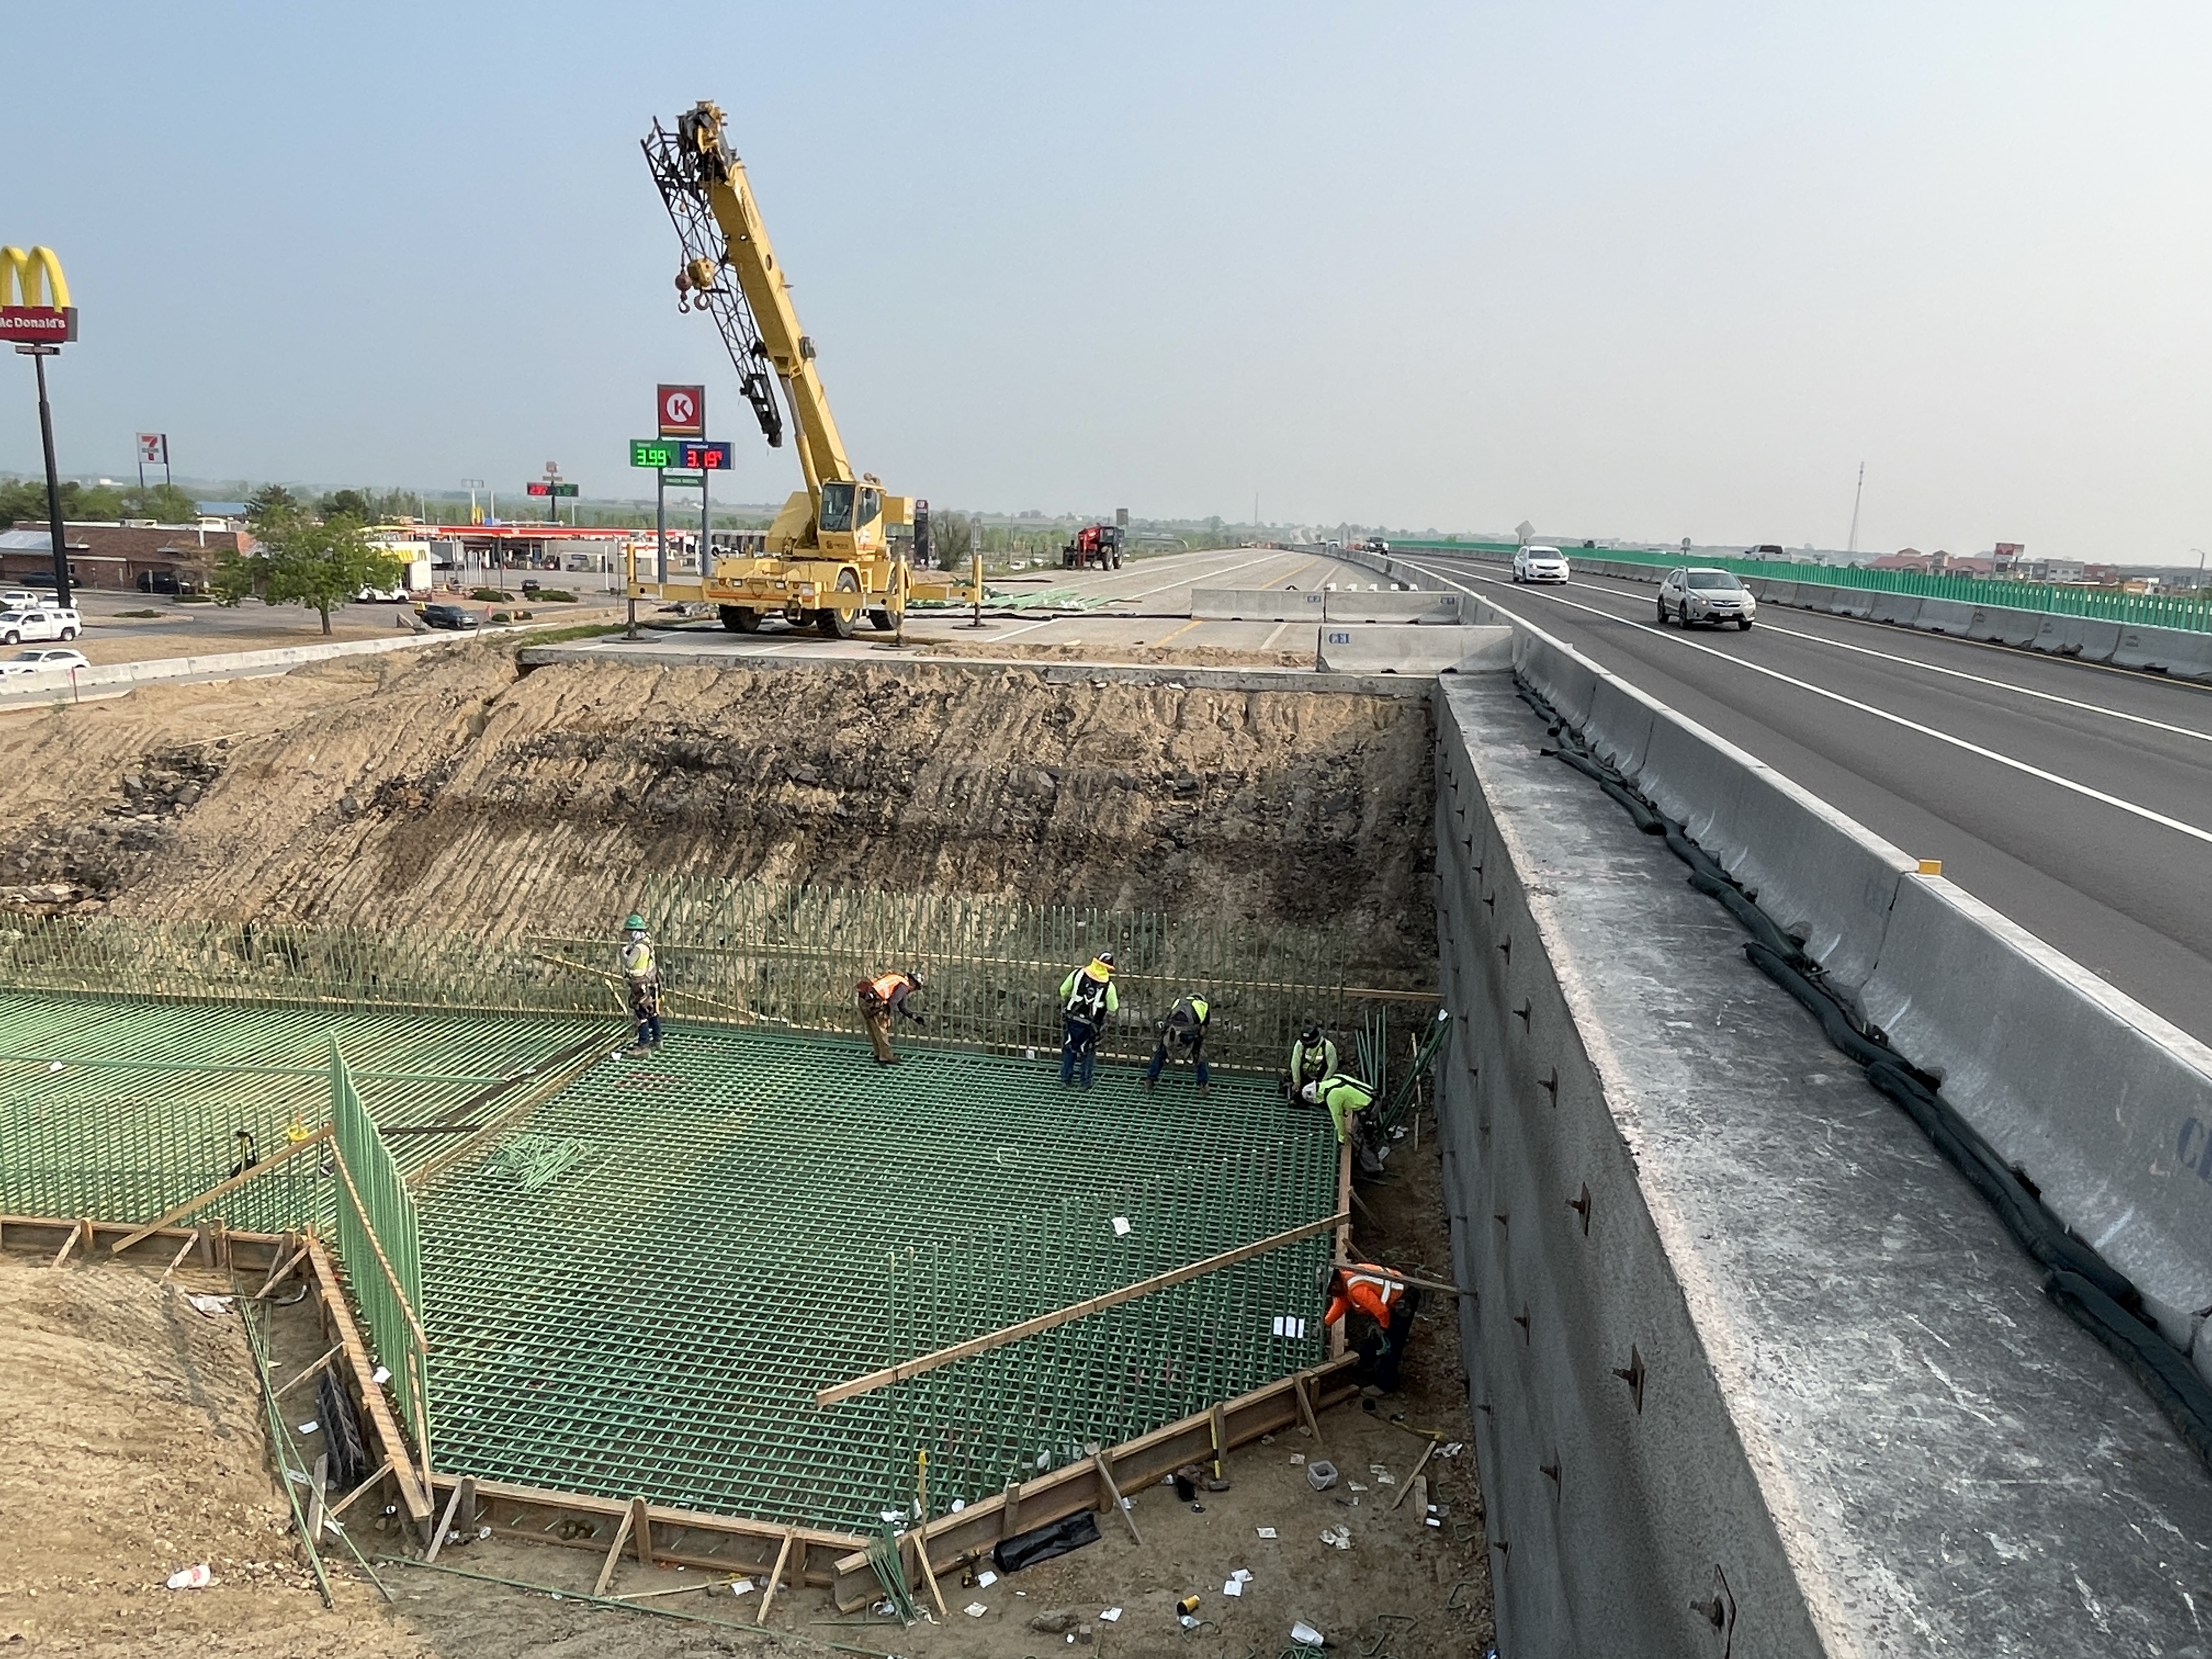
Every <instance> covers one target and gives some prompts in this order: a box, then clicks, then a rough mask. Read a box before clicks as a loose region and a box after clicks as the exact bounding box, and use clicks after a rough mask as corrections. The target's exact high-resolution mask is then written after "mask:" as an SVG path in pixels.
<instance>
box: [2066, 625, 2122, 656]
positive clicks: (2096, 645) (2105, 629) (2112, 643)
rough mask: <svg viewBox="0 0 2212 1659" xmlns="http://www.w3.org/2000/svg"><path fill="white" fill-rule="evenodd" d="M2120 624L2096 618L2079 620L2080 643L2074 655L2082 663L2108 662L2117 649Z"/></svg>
mask: <svg viewBox="0 0 2212 1659" xmlns="http://www.w3.org/2000/svg"><path fill="white" fill-rule="evenodd" d="M2119 645H2120V624H2119V623H2116V622H2106V621H2104V620H2103V619H2102V618H2100V617H2082V618H2081V645H2080V646H2079V647H2076V648H2075V653H2074V654H2075V656H2077V657H2079V658H2081V660H2082V661H2084V662H2110V661H2112V653H2113V652H2115V651H2117V650H2118V649H2119Z"/></svg>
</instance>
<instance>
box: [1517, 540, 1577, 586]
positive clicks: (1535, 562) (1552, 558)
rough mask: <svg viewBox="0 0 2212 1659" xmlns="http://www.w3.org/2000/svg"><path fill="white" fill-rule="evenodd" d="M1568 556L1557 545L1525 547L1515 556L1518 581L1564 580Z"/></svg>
mask: <svg viewBox="0 0 2212 1659" xmlns="http://www.w3.org/2000/svg"><path fill="white" fill-rule="evenodd" d="M1566 579H1567V556H1566V555H1565V554H1564V553H1562V552H1560V551H1559V549H1558V548H1556V547H1524V548H1522V550H1520V551H1519V552H1517V553H1516V554H1515V555H1514V556H1513V580H1515V581H1516V582H1564V581H1565V580H1566Z"/></svg>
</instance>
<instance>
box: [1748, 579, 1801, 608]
mask: <svg viewBox="0 0 2212 1659" xmlns="http://www.w3.org/2000/svg"><path fill="white" fill-rule="evenodd" d="M1760 580H1762V581H1764V582H1765V584H1766V591H1765V592H1764V593H1761V594H1760V595H1759V598H1760V599H1765V601H1767V602H1768V603H1769V604H1771V605H1802V604H1803V603H1804V601H1803V600H1802V599H1799V598H1798V597H1797V595H1798V593H1799V592H1800V591H1801V590H1802V588H1803V587H1804V586H1805V584H1804V583H1802V582H1785V581H1778V580H1775V578H1773V577H1771V576H1765V577H1762V578H1760Z"/></svg>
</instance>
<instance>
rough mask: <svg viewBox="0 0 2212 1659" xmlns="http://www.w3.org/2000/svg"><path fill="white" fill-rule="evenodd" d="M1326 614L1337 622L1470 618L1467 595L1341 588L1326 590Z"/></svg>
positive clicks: (1423, 620)
mask: <svg viewBox="0 0 2212 1659" xmlns="http://www.w3.org/2000/svg"><path fill="white" fill-rule="evenodd" d="M1465 609H1466V603H1465V596H1464V595H1462V594H1459V593H1455V592H1440V591H1437V590H1435V589H1431V590H1428V591H1426V592H1420V591H1414V592H1402V593H1400V592H1390V593H1362V592H1346V591H1343V590H1339V591H1337V592H1326V593H1324V594H1322V616H1323V617H1325V618H1327V619H1328V621H1330V622H1333V623H1460V622H1464V621H1466V620H1467V617H1466V614H1465Z"/></svg>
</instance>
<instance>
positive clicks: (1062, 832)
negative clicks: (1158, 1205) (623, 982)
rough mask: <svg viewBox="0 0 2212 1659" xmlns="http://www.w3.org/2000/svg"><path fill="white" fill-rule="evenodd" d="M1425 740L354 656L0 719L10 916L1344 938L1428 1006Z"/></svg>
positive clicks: (1109, 692)
mask: <svg viewBox="0 0 2212 1659" xmlns="http://www.w3.org/2000/svg"><path fill="white" fill-rule="evenodd" d="M1429 744H1430V738H1429V724H1428V714H1427V710H1426V708H1425V705H1424V704H1423V703H1422V702H1419V700H1417V699H1412V698H1379V697H1366V696H1345V695H1331V694H1328V693H1318V692H1299V693H1278V692H1230V691H1218V690H1202V689H1193V690H1178V689H1171V688H1167V687H1160V686H1139V685H1132V684H1121V683H1119V682H1109V683H1104V684H1088V685H1076V686H1066V685H1050V684H1045V683H1044V681H1043V679H1042V677H1041V676H1040V675H1038V674H1036V673H1034V672H1032V671H1028V670H1024V669H1006V670H1004V671H1000V672H997V673H980V674H979V673H978V672H976V671H974V670H969V669H960V668H954V667H951V666H948V667H946V668H945V670H944V671H942V673H941V674H940V673H930V674H926V675H913V674H910V673H908V674H902V673H895V672H890V671H878V670H872V669H862V670H860V671H844V670H836V671H833V670H803V669H778V670H769V671H747V670H726V671H725V670H714V669H707V668H691V667H681V668H653V667H643V666H639V667H630V666H612V665H597V664H594V665H559V666H555V667H550V668H544V669H541V670H538V671H536V672H534V673H531V674H528V675H526V676H523V677H521V678H517V677H516V674H515V671H514V669H513V663H512V659H511V658H509V657H508V656H507V655H505V654H503V653H497V652H493V651H488V650H484V649H482V648H472V647H463V648H459V649H456V650H453V651H450V652H439V653H432V654H428V655H417V654H416V653H406V654H405V655H404V656H394V657H378V658H372V659H344V660H340V661H336V662H331V663H326V664H321V665H316V666H314V667H313V668H311V669H306V670H301V671H297V672H295V673H294V674H291V675H289V676H286V677H284V678H281V679H268V680H254V681H242V682H232V683H225V684H216V685H210V686H194V687H184V688H171V689H157V688H148V689H145V690H140V691H139V692H137V694H135V695H134V696H131V697H129V698H126V699H122V700H118V701H116V702H105V703H98V704H85V705H82V706H81V707H77V708H64V709H60V710H55V711H50V712H40V713H38V714H20V715H15V716H12V717H7V718H4V719H0V826H4V828H0V883H7V884H12V889H0V903H5V902H11V901H12V902H13V903H14V904H15V907H16V908H106V909H109V910H112V911H113V912H114V913H117V914H125V915H160V916H178V917H217V918H237V919H243V918H246V917H250V916H257V917H264V918H283V919H289V920H297V921H310V922H315V923H319V924H324V925H332V926H335V925H360V926H365V927H387V926H393V925H397V924H400V923H403V922H416V921H434V922H435V921H441V920H444V921H450V922H451V924H452V925H453V927H454V928H455V929H456V930H462V931H482V932H484V933H489V934H494V935H501V934H507V933H516V932H520V931H524V930H531V931H538V930H547V929H553V928H579V927H580V928H592V929H599V928H603V927H606V926H607V925H608V922H609V918H610V917H611V916H613V915H618V914H619V913H620V912H622V911H623V910H624V909H626V908H628V907H629V902H630V897H631V895H632V894H633V893H634V892H635V890H636V888H637V886H638V884H639V881H640V879H641V877H642V875H643V874H644V873H645V872H652V871H670V872H681V873H687V874H697V875H722V876H731V877H762V878H769V879H774V880H779V881H801V880H811V881H821V882H835V883H844V884H856V885H869V886H884V887H890V888H896V889H933V890H968V891H975V892H981V893H991V894H1000V895H1005V896H1018V897H1022V898H1025V899H1030V900H1034V901H1041V902H1072V903H1079V904H1096V905H1101V906H1108V907H1115V908H1137V909H1152V910H1163V911H1167V912H1170V913H1173V914H1183V915H1189V914H1208V915H1230V916H1236V917H1243V918H1246V919H1249V920H1252V921H1262V922H1267V923H1290V924H1298V925H1309V926H1312V925H1326V926H1330V927H1339V928H1340V929H1342V930H1343V933H1344V934H1345V937H1346V939H1347V940H1348V941H1350V942H1351V943H1352V945H1353V948H1354V960H1355V963H1356V964H1357V965H1358V966H1359V967H1360V968H1361V969H1364V970H1365V971H1366V972H1369V973H1372V974H1376V975H1394V976H1396V977H1398V978H1400V979H1401V980H1403V981H1405V982H1409V983H1420V982H1423V981H1425V978H1426V976H1427V975H1428V974H1429V972H1430V971H1431V964H1432V963H1433V961H1434V940H1433V937H1432V924H1431V909H1430V905H1429V902H1428V898H1427V888H1426V881H1427V875H1426V872H1428V871H1429V870H1431V868H1432V867H1433V862H1434V861H1433V857H1432V854H1431V845H1430V842H1431V833H1430V827H1429V826H1430V806H1429V803H1430V798H1431V773H1430V759H1429V753H1430V750H1429ZM61 884H65V885H61Z"/></svg>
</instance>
